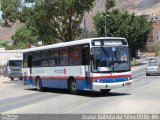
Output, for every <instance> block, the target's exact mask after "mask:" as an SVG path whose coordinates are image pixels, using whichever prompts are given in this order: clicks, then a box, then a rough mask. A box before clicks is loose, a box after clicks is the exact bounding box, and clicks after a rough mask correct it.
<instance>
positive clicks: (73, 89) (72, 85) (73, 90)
mask: <svg viewBox="0 0 160 120" xmlns="http://www.w3.org/2000/svg"><path fill="white" fill-rule="evenodd" d="M69 91H70V93H71V94H73V95H76V94H78V93H79V91H78V90H77V83H76V80H75V79H74V78H71V79H70V80H69Z"/></svg>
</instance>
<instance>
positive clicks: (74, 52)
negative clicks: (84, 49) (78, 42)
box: [69, 46, 82, 65]
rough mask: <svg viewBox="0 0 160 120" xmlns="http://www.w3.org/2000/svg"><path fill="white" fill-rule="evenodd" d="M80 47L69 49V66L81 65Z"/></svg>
mask: <svg viewBox="0 0 160 120" xmlns="http://www.w3.org/2000/svg"><path fill="white" fill-rule="evenodd" d="M81 58H82V56H81V46H72V47H70V55H69V64H70V65H80V64H81Z"/></svg>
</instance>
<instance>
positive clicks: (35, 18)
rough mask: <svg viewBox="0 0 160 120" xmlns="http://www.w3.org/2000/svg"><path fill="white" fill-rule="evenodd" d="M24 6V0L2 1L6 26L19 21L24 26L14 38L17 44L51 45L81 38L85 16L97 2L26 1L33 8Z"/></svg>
mask: <svg viewBox="0 0 160 120" xmlns="http://www.w3.org/2000/svg"><path fill="white" fill-rule="evenodd" d="M22 2H24V0H7V1H6V0H2V11H3V15H4V17H3V19H4V21H5V25H6V26H9V25H10V22H15V21H17V20H19V21H21V22H23V23H24V24H25V27H23V28H21V29H18V30H17V32H16V34H15V35H14V36H13V37H12V39H13V41H14V44H17V42H24V43H26V42H27V43H30V44H31V43H34V42H36V41H43V42H44V44H51V43H55V42H59V41H62V42H65V41H71V40H74V39H75V38H76V37H77V36H79V35H80V33H81V30H82V29H81V27H80V24H81V22H82V19H83V16H84V14H85V13H86V12H89V11H90V10H91V9H92V8H93V6H94V2H95V0H85V1H82V0H25V2H26V3H31V2H34V4H33V5H32V6H30V7H27V6H26V5H25V4H24V3H23V4H22ZM27 29H28V30H27ZM23 32H24V33H23ZM22 34H23V35H22ZM29 35H30V37H29ZM22 36H23V37H22ZM21 37H22V38H21ZM27 37H29V38H27ZM27 39H29V41H27ZM35 39H37V40H35Z"/></svg>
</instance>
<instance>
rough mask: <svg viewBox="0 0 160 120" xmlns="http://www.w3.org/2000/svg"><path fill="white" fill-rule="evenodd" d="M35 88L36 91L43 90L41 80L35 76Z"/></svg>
mask: <svg viewBox="0 0 160 120" xmlns="http://www.w3.org/2000/svg"><path fill="white" fill-rule="evenodd" d="M36 88H37V90H38V91H43V87H42V81H41V79H40V78H37V80H36Z"/></svg>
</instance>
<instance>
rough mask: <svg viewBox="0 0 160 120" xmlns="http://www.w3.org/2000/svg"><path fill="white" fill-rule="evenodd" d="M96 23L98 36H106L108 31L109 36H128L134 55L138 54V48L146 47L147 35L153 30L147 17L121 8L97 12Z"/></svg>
mask: <svg viewBox="0 0 160 120" xmlns="http://www.w3.org/2000/svg"><path fill="white" fill-rule="evenodd" d="M105 20H106V21H105ZM94 23H95V29H96V31H97V33H98V36H105V31H106V35H107V36H109V37H124V38H126V39H127V40H128V42H129V45H130V48H131V53H132V56H133V57H136V56H137V51H138V49H142V48H144V47H145V45H146V42H147V35H148V33H149V31H150V30H151V23H150V22H148V21H147V19H146V18H145V17H143V16H135V14H134V13H132V14H129V13H128V12H121V11H119V10H112V11H108V12H102V13H97V15H96V16H95V17H94ZM105 23H106V25H105ZM105 26H106V28H105Z"/></svg>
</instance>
